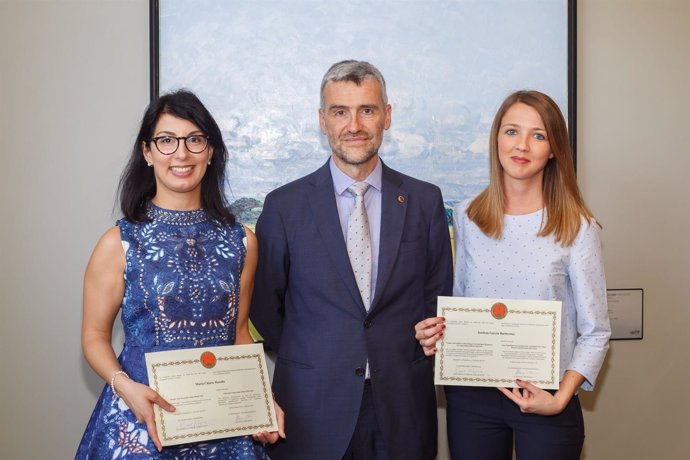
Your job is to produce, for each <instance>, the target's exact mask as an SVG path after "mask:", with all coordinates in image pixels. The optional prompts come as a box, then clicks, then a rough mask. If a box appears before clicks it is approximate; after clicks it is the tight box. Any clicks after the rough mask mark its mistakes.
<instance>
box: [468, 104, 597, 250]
mask: <svg viewBox="0 0 690 460" xmlns="http://www.w3.org/2000/svg"><path fill="white" fill-rule="evenodd" d="M517 103H522V104H526V105H528V106H530V107H532V108H533V109H535V110H536V111H537V113H539V116H540V117H541V119H542V121H543V122H544V127H545V129H546V136H547V138H548V140H549V146H550V148H551V153H552V154H553V158H552V159H550V160H549V161H548V162H547V164H546V166H545V168H544V180H543V184H542V191H543V195H544V207H545V208H546V221H545V222H542V227H541V229H540V231H539V233H538V236H548V235H550V234H553V235H554V238H555V240H556V242H557V243H560V244H561V245H562V246H570V245H571V244H573V241H574V240H575V238H576V237H577V234H578V232H579V231H580V226H581V224H582V218H583V217H584V218H585V219H586V220H587V221H593V220H594V215H593V214H592V212H591V211H590V210H589V209H588V208H587V206H586V205H585V202H584V200H583V199H582V194H581V193H580V189H579V188H578V186H577V178H576V177H575V166H574V164H573V157H572V153H571V151H570V144H569V143H568V128H567V127H566V123H565V119H564V118H563V114H562V113H561V111H560V109H559V108H558V105H556V103H555V102H554V101H553V99H551V98H550V97H549V96H547V95H546V94H543V93H540V92H538V91H517V92H515V93H513V94H511V95H510V96H508V97H507V98H506V99H505V100H504V101H503V104H501V107H500V108H499V109H498V112H496V116H495V117H494V121H493V124H492V125H491V136H490V140H489V167H490V172H489V186H488V187H487V188H486V189H484V191H482V192H481V193H480V194H479V195H478V196H477V197H476V198H475V199H474V200H472V202H471V203H470V205H469V207H468V208H467V216H468V217H469V218H470V219H471V220H472V221H473V222H474V223H475V224H477V226H478V227H479V228H480V229H481V231H482V232H483V233H484V234H485V235H487V236H489V237H492V238H495V239H500V238H501V236H502V235H503V219H504V209H505V190H504V188H503V167H502V166H501V162H500V161H499V158H498V131H499V128H500V126H501V121H502V120H503V117H504V115H505V113H506V112H507V111H508V109H510V108H511V107H512V106H513V105H515V104H517Z"/></svg>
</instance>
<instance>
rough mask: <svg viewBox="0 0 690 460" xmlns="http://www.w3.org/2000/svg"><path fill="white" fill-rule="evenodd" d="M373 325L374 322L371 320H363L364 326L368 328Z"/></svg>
mask: <svg viewBox="0 0 690 460" xmlns="http://www.w3.org/2000/svg"><path fill="white" fill-rule="evenodd" d="M373 325H374V322H373V321H372V320H370V319H365V320H364V327H366V328H367V329H369V328H370V327H371V326H373Z"/></svg>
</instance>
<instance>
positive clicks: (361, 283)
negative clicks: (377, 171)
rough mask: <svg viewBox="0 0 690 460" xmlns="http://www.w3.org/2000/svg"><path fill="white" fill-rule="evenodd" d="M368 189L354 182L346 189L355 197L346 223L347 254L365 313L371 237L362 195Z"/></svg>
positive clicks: (368, 295)
mask: <svg viewBox="0 0 690 460" xmlns="http://www.w3.org/2000/svg"><path fill="white" fill-rule="evenodd" d="M368 188H369V184H366V183H364V182H355V183H354V184H352V185H351V186H350V187H349V188H348V189H347V190H348V192H350V193H352V194H353V195H354V196H355V207H354V208H353V209H352V212H351V213H350V217H349V218H348V221H347V254H348V255H349V256H350V265H352V271H353V272H354V274H355V279H356V280H357V287H358V288H359V293H360V295H361V296H362V302H364V307H365V308H366V309H367V311H369V306H370V305H371V236H370V235H369V219H368V218H367V210H366V208H365V207H364V194H365V193H366V191H367V189H368Z"/></svg>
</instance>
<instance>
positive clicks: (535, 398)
mask: <svg viewBox="0 0 690 460" xmlns="http://www.w3.org/2000/svg"><path fill="white" fill-rule="evenodd" d="M584 381H585V377H584V376H583V375H582V374H580V373H579V372H577V371H574V370H572V369H568V370H567V371H565V375H563V380H561V382H560V383H559V385H558V391H556V393H555V394H551V393H549V392H548V391H545V390H542V389H541V388H539V387H536V386H534V385H532V383H530V382H528V381H526V380H520V379H517V380H515V383H516V384H517V386H518V388H513V390H512V391H511V390H508V389H507V388H499V390H500V391H501V392H502V393H503V394H504V395H506V396H507V397H508V398H510V399H511V400H512V401H513V402H514V403H515V404H517V405H518V406H519V407H520V411H521V412H523V413H525V414H539V415H556V414H560V413H561V412H563V410H564V409H565V407H566V406H567V405H568V403H569V402H570V400H571V399H572V398H573V395H574V394H575V392H576V391H577V389H578V388H579V387H580V385H582V383H583V382H584Z"/></svg>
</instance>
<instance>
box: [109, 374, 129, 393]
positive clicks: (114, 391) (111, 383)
mask: <svg viewBox="0 0 690 460" xmlns="http://www.w3.org/2000/svg"><path fill="white" fill-rule="evenodd" d="M118 375H124V376H125V377H127V378H129V375H127V372H125V371H117V372H115V373H114V374H113V376H112V377H110V389H111V390H113V399H115V398H117V397H119V396H120V395H119V394H117V391H116V390H115V377H117V376H118Z"/></svg>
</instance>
